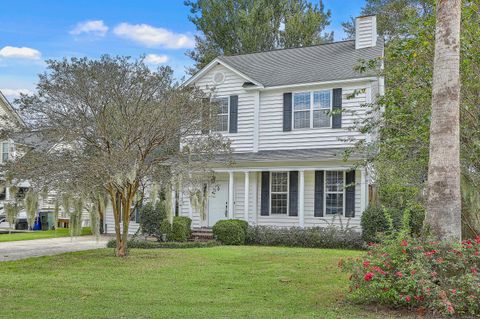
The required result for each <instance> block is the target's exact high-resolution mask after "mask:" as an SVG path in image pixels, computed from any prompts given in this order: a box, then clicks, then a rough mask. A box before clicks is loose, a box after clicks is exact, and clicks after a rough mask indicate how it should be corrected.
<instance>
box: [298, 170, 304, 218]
mask: <svg viewBox="0 0 480 319" xmlns="http://www.w3.org/2000/svg"><path fill="white" fill-rule="evenodd" d="M298 174H299V177H300V178H299V181H298V183H299V185H298V226H300V227H304V226H305V171H304V170H299V171H298Z"/></svg>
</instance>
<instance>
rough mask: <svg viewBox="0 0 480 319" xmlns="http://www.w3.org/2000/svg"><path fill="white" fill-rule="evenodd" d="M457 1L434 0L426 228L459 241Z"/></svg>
mask: <svg viewBox="0 0 480 319" xmlns="http://www.w3.org/2000/svg"><path fill="white" fill-rule="evenodd" d="M460 10H461V0H438V1H437V23H436V31H435V60H434V69H433V90H432V91H433V92H432V122H431V126H430V159H429V164H428V195H427V214H426V217H425V226H426V229H427V230H428V231H429V232H431V233H432V234H433V235H434V236H436V237H438V238H439V239H453V240H458V241H459V240H461V193H460V134H459V131H460V128H459V108H460V75H459V64H460V12H461V11H460Z"/></svg>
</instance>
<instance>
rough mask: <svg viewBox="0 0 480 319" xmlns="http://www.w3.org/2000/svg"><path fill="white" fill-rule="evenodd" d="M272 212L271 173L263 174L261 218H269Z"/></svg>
mask: <svg viewBox="0 0 480 319" xmlns="http://www.w3.org/2000/svg"><path fill="white" fill-rule="evenodd" d="M269 210H270V172H262V196H261V209H260V215H261V216H268V215H269Z"/></svg>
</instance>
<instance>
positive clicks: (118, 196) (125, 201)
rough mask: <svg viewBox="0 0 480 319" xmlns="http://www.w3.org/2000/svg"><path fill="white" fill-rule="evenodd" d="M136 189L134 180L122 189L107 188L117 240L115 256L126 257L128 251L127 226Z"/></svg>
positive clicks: (136, 184) (136, 185)
mask: <svg viewBox="0 0 480 319" xmlns="http://www.w3.org/2000/svg"><path fill="white" fill-rule="evenodd" d="M137 190H138V183H136V182H135V183H134V184H133V185H129V186H127V187H125V190H124V191H119V190H117V189H115V188H114V187H112V188H111V189H108V193H109V194H110V200H111V202H112V208H113V217H114V220H115V239H116V242H117V245H116V248H115V255H116V256H117V257H126V256H127V253H128V247H127V241H128V226H129V224H130V213H131V210H132V203H133V200H134V198H135V194H136V192H137ZM122 213H123V214H122ZM120 222H122V227H120Z"/></svg>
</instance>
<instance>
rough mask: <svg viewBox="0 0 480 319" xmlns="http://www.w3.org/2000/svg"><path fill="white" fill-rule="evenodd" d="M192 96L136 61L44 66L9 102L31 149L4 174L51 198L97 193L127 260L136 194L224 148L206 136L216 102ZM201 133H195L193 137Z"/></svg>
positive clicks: (163, 70)
mask: <svg viewBox="0 0 480 319" xmlns="http://www.w3.org/2000/svg"><path fill="white" fill-rule="evenodd" d="M209 101H210V100H209V99H208V96H206V94H205V93H203V92H202V91H200V90H197V89H196V88H191V87H183V86H181V85H179V84H178V83H176V82H174V79H173V76H172V70H171V68H170V67H168V66H165V67H159V68H158V69H156V70H151V69H149V68H148V67H147V66H146V65H145V63H144V61H143V58H140V59H136V60H134V59H131V58H129V57H111V56H108V55H104V56H102V57H101V58H100V59H97V60H92V59H88V58H72V59H70V60H67V59H63V60H60V61H54V60H49V61H47V71H46V72H45V73H43V74H41V75H40V76H39V82H38V84H37V90H36V93H35V94H33V95H28V96H27V95H23V96H21V98H20V99H19V100H18V101H17V102H18V103H19V105H20V109H21V114H22V115H23V116H24V117H25V121H26V122H27V124H28V125H29V128H30V130H32V131H34V132H35V133H36V135H37V140H38V141H37V143H36V144H35V145H36V147H32V148H31V149H29V150H28V151H27V152H25V155H24V156H22V157H21V158H19V159H17V160H15V161H13V162H12V163H11V165H10V166H9V171H10V172H11V173H12V174H13V175H14V176H15V178H17V179H19V180H29V181H31V183H32V184H34V185H35V186H36V187H39V188H41V187H43V186H44V185H48V186H49V189H55V190H56V191H57V192H59V193H62V190H63V191H70V192H77V193H78V192H81V191H83V192H84V193H86V194H88V193H91V192H105V193H106V194H107V195H108V197H109V201H110V204H111V206H112V210H113V216H114V220H115V234H116V243H117V246H116V255H117V256H126V255H127V235H128V227H129V220H130V215H131V214H132V208H133V207H134V201H135V198H138V192H141V191H142V190H143V189H144V187H143V186H144V185H145V184H147V183H149V182H152V181H155V182H158V183H159V184H162V185H175V184H176V183H175V182H171V181H172V180H175V179H180V177H179V176H188V174H187V173H186V172H188V171H192V170H195V171H197V172H200V171H202V170H203V171H205V172H208V171H209V170H208V165H207V163H208V161H209V159H211V158H212V156H214V155H215V154H222V153H223V154H228V153H229V149H230V147H229V143H228V141H227V140H225V139H224V138H223V137H222V136H221V135H220V134H216V133H211V132H212V129H213V128H214V125H215V123H216V118H215V116H212V112H213V111H214V107H215V106H216V105H215V104H213V103H211V102H209ZM202 132H203V133H202Z"/></svg>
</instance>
